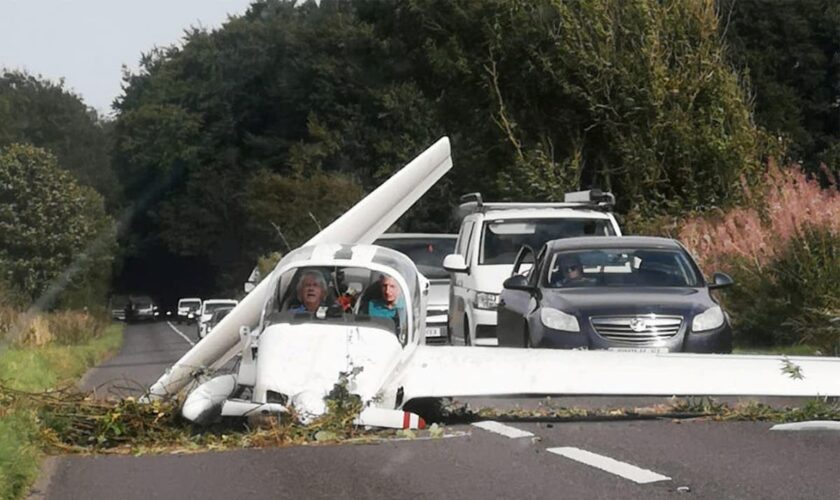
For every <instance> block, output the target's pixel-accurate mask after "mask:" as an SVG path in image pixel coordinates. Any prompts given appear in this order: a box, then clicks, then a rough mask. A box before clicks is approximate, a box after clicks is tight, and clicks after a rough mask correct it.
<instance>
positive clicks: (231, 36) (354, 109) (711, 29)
mask: <svg viewBox="0 0 840 500" xmlns="http://www.w3.org/2000/svg"><path fill="white" fill-rule="evenodd" d="M117 109H118V111H119V116H118V119H117V123H116V126H115V133H116V137H115V146H116V147H115V154H116V158H117V161H116V164H118V165H120V172H119V173H120V176H121V180H122V182H123V184H124V185H125V186H126V187H127V193H129V196H130V198H131V199H132V200H133V201H134V202H135V203H136V204H137V206H138V207H140V209H141V216H140V218H139V219H138V220H137V221H136V223H135V229H142V230H141V231H135V234H138V233H140V234H139V236H140V237H139V238H136V239H135V240H134V243H133V244H132V248H133V249H134V250H133V254H134V255H135V256H137V255H142V254H143V252H144V251H143V248H144V247H143V245H144V244H147V245H153V246H155V245H158V243H160V244H162V245H165V247H166V248H168V249H169V250H170V251H171V252H173V253H175V254H177V255H180V256H188V257H190V258H196V259H203V260H204V261H205V262H207V264H208V266H210V269H211V271H210V272H214V273H221V271H222V270H225V274H226V275H225V276H224V277H223V278H222V281H220V282H219V285H221V286H227V287H230V286H232V285H234V284H235V283H237V282H241V281H242V280H243V279H244V278H245V276H247V273H248V272H249V271H250V269H251V267H252V266H253V264H254V261H255V260H256V259H257V257H258V256H260V255H264V254H266V253H268V252H271V251H275V250H278V244H279V242H278V233H277V230H276V228H274V227H273V226H271V225H270V224H266V221H267V220H268V219H266V220H260V219H259V217H258V214H260V213H262V214H272V215H271V217H270V220H271V222H272V223H273V224H275V225H277V227H279V228H281V231H282V232H284V233H285V232H287V231H288V232H289V233H290V234H291V235H292V237H291V238H292V240H295V241H305V240H306V238H307V237H308V236H309V235H311V234H314V232H315V231H316V226H315V225H311V224H309V221H308V220H307V219H308V218H307V217H306V214H305V213H299V212H300V209H298V210H295V211H291V213H289V212H285V211H282V210H280V209H278V208H277V207H276V206H275V204H276V205H277V206H280V207H284V206H292V205H289V202H290V201H291V200H293V199H302V198H299V196H298V195H295V196H293V195H292V193H305V192H309V191H307V190H306V189H304V187H305V185H306V183H307V182H312V183H314V184H315V187H313V189H314V191H313V193H314V194H312V197H311V198H309V199H308V202H309V206H313V207H321V206H323V205H327V206H328V211H327V212H324V213H321V212H319V214H316V215H317V218H319V219H320V218H321V217H323V218H324V219H323V220H320V223H321V224H326V223H328V222H329V220H327V219H329V218H330V217H332V216H335V215H337V214H338V213H340V211H339V210H338V209H337V207H339V206H343V203H344V202H347V203H349V202H350V201H351V198H352V196H350V197H347V196H343V197H342V196H338V194H339V193H337V192H330V190H332V189H339V190H347V191H346V192H341V193H340V194H341V195H346V194H347V193H348V192H353V193H355V191H353V190H349V189H348V188H347V186H360V187H361V189H362V191H369V190H371V189H372V188H374V187H375V186H376V185H377V184H379V183H380V182H381V181H382V180H384V179H385V178H386V177H387V176H389V175H390V174H391V173H392V172H393V171H394V169H395V168H397V167H399V166H401V165H402V164H404V163H405V162H406V161H407V160H409V159H410V158H411V157H413V156H414V155H416V154H417V153H419V152H420V151H421V150H422V149H423V148H424V147H426V146H428V145H429V144H431V143H432V142H433V141H434V140H435V139H437V138H438V137H439V136H441V135H444V134H446V135H449V136H450V137H451V138H452V142H453V147H454V150H453V155H454V161H455V165H456V166H455V169H454V171H453V172H452V173H451V174H450V175H449V176H447V178H446V179H445V180H444V182H442V183H441V184H440V185H439V186H437V187H436V188H435V189H434V190H433V192H432V193H431V194H430V195H429V196H427V197H426V198H425V199H424V200H423V201H422V202H421V203H420V204H419V206H418V207H417V208H416V209H415V210H414V211H413V212H412V213H410V214H409V215H408V216H407V217H405V218H404V219H403V220H402V221H400V223H399V225H400V227H401V228H402V229H406V230H431V231H434V230H437V231H441V230H449V229H452V221H451V219H450V207H451V206H452V205H453V204H454V203H455V200H456V196H457V195H458V194H461V193H464V192H468V191H476V190H480V191H483V192H484V193H485V198H486V199H494V198H495V199H498V198H506V199H511V198H519V199H523V198H524V199H540V200H553V199H558V198H561V197H562V193H563V192H564V191H565V190H568V189H577V188H579V187H580V188H586V187H590V186H600V187H603V188H607V189H611V190H613V191H614V192H616V194H617V195H618V198H619V206H620V209H621V210H623V211H626V210H630V209H636V210H637V211H639V212H644V213H650V212H654V211H679V210H683V209H702V208H706V207H711V206H719V205H723V204H727V203H731V202H733V201H735V200H736V199H737V193H738V192H739V191H740V190H739V189H736V188H737V187H738V182H739V179H740V178H741V177H742V176H745V177H747V178H748V179H749V178H751V176H752V174H753V173H754V172H755V171H757V170H758V169H759V168H760V167H759V165H760V163H759V161H758V158H759V153H760V146H759V145H760V144H761V141H760V139H761V137H760V134H759V133H758V131H756V129H755V127H754V126H753V124H752V122H751V117H750V112H749V105H748V103H747V101H746V97H745V94H744V91H743V89H742V87H741V85H740V83H739V79H738V75H737V74H736V73H735V72H734V71H733V69H732V68H731V67H730V66H729V65H728V63H727V61H726V59H725V58H724V53H723V48H722V45H721V44H720V37H719V26H718V20H717V17H716V11H715V4H714V2H713V1H712V0H696V1H692V2H684V1H681V0H679V1H678V0H666V1H661V0H638V1H634V2H614V1H608V0H586V1H581V2H549V1H547V0H545V1H539V2H522V1H514V0H503V1H498V2H492V3H491V2H473V1H469V0H455V1H439V0H405V1H401V2H397V3H396V4H395V3H393V2H383V1H381V0H353V1H329V0H325V1H322V2H321V3H320V5H318V4H316V3H314V2H307V3H304V4H301V5H297V4H295V3H292V2H284V1H279V0H261V1H257V2H255V3H254V4H253V5H252V6H251V8H250V9H249V10H248V12H247V13H246V14H245V15H243V16H241V17H236V18H232V19H231V20H230V21H229V22H228V23H227V24H226V25H224V26H223V27H222V28H221V29H219V30H217V31H214V32H206V31H203V30H191V31H189V32H188V33H187V34H186V36H185V38H184V43H183V45H182V46H180V47H171V48H165V49H159V50H156V51H153V52H152V53H150V54H148V55H146V56H145V57H144V59H143V62H142V66H141V70H140V71H139V72H138V73H136V74H129V75H126V85H125V94H124V95H123V96H122V97H121V98H120V99H119V101H118V103H117ZM335 175H338V176H340V177H337V178H336V179H337V180H336V181H335V182H334V183H332V185H330V184H329V183H327V184H324V183H323V179H326V178H327V177H326V176H335ZM319 183H320V184H319ZM327 188H328V189H327ZM272 189H276V190H277V192H278V193H285V194H283V195H279V194H275V193H274V192H273V191H272ZM337 199H340V200H342V203H339V204H336V203H334V200H337ZM140 201H142V202H143V203H146V205H143V203H140ZM269 205H271V206H269ZM255 207H259V209H257V208H255ZM272 207H274V208H272ZM333 208H336V210H333ZM313 213H314V212H313ZM283 216H285V218H284V219H283V220H280V219H281V218H283ZM144 242H145V243H144Z"/></svg>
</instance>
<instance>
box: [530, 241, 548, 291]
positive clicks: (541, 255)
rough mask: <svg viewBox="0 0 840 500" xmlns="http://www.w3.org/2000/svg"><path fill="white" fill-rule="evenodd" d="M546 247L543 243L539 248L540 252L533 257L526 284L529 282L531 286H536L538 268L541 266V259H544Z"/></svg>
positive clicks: (538, 273) (538, 274)
mask: <svg viewBox="0 0 840 500" xmlns="http://www.w3.org/2000/svg"><path fill="white" fill-rule="evenodd" d="M546 248H547V247H546V246H545V245H543V247H542V248H541V249H540V253H539V254H537V258H536V259H534V265H533V266H532V267H531V271H532V272H530V273H529V274H528V284H530V285H531V286H537V285H538V283H539V276H540V269H542V268H543V260H545V254H546Z"/></svg>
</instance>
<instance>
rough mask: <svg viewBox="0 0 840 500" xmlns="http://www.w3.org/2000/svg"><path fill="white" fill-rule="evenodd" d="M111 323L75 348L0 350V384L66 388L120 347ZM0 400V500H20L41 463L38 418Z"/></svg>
mask: <svg viewBox="0 0 840 500" xmlns="http://www.w3.org/2000/svg"><path fill="white" fill-rule="evenodd" d="M122 333H123V327H122V325H121V324H114V325H111V326H110V327H108V328H107V329H106V330H105V332H104V333H103V334H102V335H101V336H100V337H97V338H94V339H92V340H90V341H88V342H86V343H83V344H79V345H47V346H43V347H37V348H36V347H26V348H18V347H12V348H8V349H5V350H3V351H0V383H2V384H3V385H4V386H5V387H8V388H9V389H12V390H16V391H32V392H36V391H46V390H49V389H54V388H56V387H59V386H62V385H66V384H70V383H72V382H73V381H75V380H77V379H78V378H79V377H81V376H82V375H84V373H85V371H87V370H88V369H89V368H91V367H93V366H94V365H96V364H97V363H98V362H100V361H101V360H102V359H104V358H105V357H106V356H108V355H109V354H110V353H113V352H115V351H116V350H117V349H119V346H120V344H121V343H122ZM9 403H10V401H0V498H2V499H6V498H20V497H21V496H23V495H24V494H25V493H26V490H27V488H28V487H29V485H30V484H31V483H32V481H33V480H34V479H35V477H36V475H37V473H38V463H39V460H40V458H41V455H42V452H41V445H40V435H41V429H40V428H39V425H38V424H39V420H38V415H37V412H36V411H35V410H33V409H32V408H31V407H28V406H21V405H17V404H13V403H12V404H9Z"/></svg>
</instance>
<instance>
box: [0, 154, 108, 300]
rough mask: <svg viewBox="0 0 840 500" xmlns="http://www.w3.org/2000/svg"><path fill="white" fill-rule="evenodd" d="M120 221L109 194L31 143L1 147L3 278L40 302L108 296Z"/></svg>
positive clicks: (0, 262) (0, 255)
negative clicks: (110, 210) (108, 203)
mask: <svg viewBox="0 0 840 500" xmlns="http://www.w3.org/2000/svg"><path fill="white" fill-rule="evenodd" d="M115 238H116V235H115V228H114V223H113V221H112V220H111V219H110V218H109V217H108V216H107V215H106V213H105V208H104V203H103V198H102V196H101V195H99V194H98V193H97V192H96V191H95V190H94V189H93V188H90V187H87V186H81V185H79V184H78V183H77V182H76V181H75V180H74V179H73V176H72V175H70V174H69V173H68V172H66V171H64V170H62V169H60V168H59V167H58V163H57V160H56V158H55V157H54V156H53V155H51V154H50V153H48V152H47V151H45V150H43V149H39V148H35V147H33V146H30V145H18V144H13V145H11V146H8V147H6V148H2V149H0V281H2V282H4V284H6V286H9V287H12V288H15V289H17V291H19V292H21V293H23V294H25V295H26V296H28V297H29V298H30V299H32V300H36V301H38V304H39V305H42V306H52V305H54V304H56V300H58V304H60V305H66V306H73V307H81V306H83V305H88V304H94V303H101V302H102V300H104V296H105V292H106V291H107V286H108V282H109V279H110V265H111V259H112V256H113V251H114V249H115V248H114V247H115Z"/></svg>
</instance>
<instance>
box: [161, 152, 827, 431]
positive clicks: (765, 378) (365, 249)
mask: <svg viewBox="0 0 840 500" xmlns="http://www.w3.org/2000/svg"><path fill="white" fill-rule="evenodd" d="M451 166H452V160H451V158H450V149H449V141H448V139H446V138H443V139H441V140H439V141H438V142H437V143H435V144H434V145H433V146H432V147H430V148H429V149H428V150H426V151H425V152H423V153H422V154H421V155H420V156H418V157H417V158H415V159H414V160H413V161H412V162H411V163H410V164H408V165H407V166H406V167H404V168H403V169H402V170H400V171H399V172H397V173H396V174H395V175H394V176H393V177H392V178H391V179H389V180H388V181H386V182H385V183H384V184H382V185H381V186H380V187H379V188H377V189H376V190H375V191H374V192H372V193H371V194H370V195H368V196H367V197H366V198H365V199H363V200H362V201H360V202H359V203H358V204H357V205H356V206H354V207H353V208H351V209H350V210H349V211H348V212H347V213H345V214H344V215H343V216H342V217H340V218H339V219H338V220H336V221H335V222H334V223H333V224H331V225H330V226H329V227H327V228H326V229H324V230H323V231H321V232H320V233H319V234H318V235H316V236H315V237H314V238H312V240H310V241H309V242H308V243H307V244H306V245H304V246H303V247H301V248H298V249H296V250H294V251H292V252H290V253H288V254H287V255H286V256H285V257H284V258H283V259H282V260H281V261H280V263H278V264H277V267H276V268H275V269H274V271H273V272H272V273H271V274H270V275H269V276H268V277H266V278H265V279H264V280H263V281H262V282H261V283H260V284H259V285H258V286H257V287H256V288H255V289H254V290H253V291H251V293H250V294H249V295H248V296H246V297H245V299H244V300H243V301H242V302H240V304H239V305H238V306H237V307H236V308H235V309H234V310H233V311H231V313H229V314H228V315H227V316H226V317H225V318H224V319H223V320H222V321H221V322H220V323H219V324H218V325H217V326H216V327H215V328H214V329H213V330H212V331H211V332H210V333H209V334H208V335H207V336H206V337H205V338H204V339H203V340H201V341H200V342H199V343H198V344H196V345H195V346H194V347H193V348H192V349H191V350H190V351H189V352H187V353H186V354H185V355H184V356H183V357H182V358H181V359H180V360H179V361H178V362H177V363H176V364H175V365H174V366H173V367H172V368H170V369H169V370H168V371H167V372H166V373H165V374H164V375H163V376H161V378H160V379H159V380H158V381H157V382H156V383H155V384H154V385H153V386H152V387H151V389H150V397H152V398H160V397H166V396H169V395H172V394H174V393H177V392H178V391H180V390H182V389H183V388H185V387H187V386H189V387H190V388H192V390H191V391H190V393H189V395H188V396H187V398H186V400H185V402H184V405H183V407H182V414H183V415H184V417H186V418H187V419H189V420H191V421H195V422H199V423H201V422H206V421H208V420H210V419H212V418H214V417H216V416H218V415H219V414H221V415H225V416H249V415H264V414H273V415H283V414H285V413H287V412H288V408H289V407H290V406H293V407H294V408H295V411H296V412H297V414H298V415H299V416H301V417H302V418H303V419H311V418H314V417H316V416H318V415H321V414H323V413H324V412H325V411H326V405H325V401H324V398H325V396H326V395H327V394H328V393H329V392H330V391H331V390H332V389H333V387H334V385H335V384H336V382H338V381H339V379H340V377H341V376H342V374H345V375H346V376H348V381H349V382H348V389H349V390H350V392H352V393H354V394H357V395H358V396H360V398H361V400H362V402H363V404H364V409H363V410H362V412H361V413H360V415H359V416H358V418H357V419H356V422H357V423H358V424H359V425H370V426H380V427H396V428H418V427H423V425H424V422H423V420H422V418H420V417H419V416H418V415H415V414H413V413H409V412H406V411H403V409H402V408H403V406H404V405H405V404H406V403H407V402H409V401H411V400H415V399H418V398H443V397H466V396H514V395H534V396H537V395H539V396H544V395H596V394H597V395H645V396H672V395H707V396H737V395H763V396H840V358H806V357H791V358H785V357H782V356H744V355H709V354H639V353H624V352H609V351H564V350H542V349H512V348H494V347H455V346H447V347H427V346H426V345H424V343H423V336H424V333H423V332H425V311H426V304H425V302H426V296H427V293H428V289H429V282H428V280H427V279H426V278H425V277H424V276H423V275H422V274H420V273H419V272H418V271H417V268H416V267H415V266H414V264H413V263H412V262H411V260H409V259H408V258H407V257H406V256H404V255H403V254H401V253H399V252H396V251H393V250H390V249H387V248H383V247H378V246H373V245H370V243H371V242H372V241H373V240H375V239H376V238H377V237H378V236H379V235H381V234H382V233H383V232H384V231H385V230H386V229H387V228H388V227H389V226H390V225H392V224H393V223H394V222H395V221H396V220H397V219H398V218H399V217H400V216H401V215H402V214H403V213H404V212H405V211H406V210H407V209H408V208H409V207H410V206H411V205H413V204H414V203H415V202H416V201H417V200H418V199H419V198H420V196H422V195H423V194H424V193H425V192H426V191H427V190H428V189H429V188H430V187H431V186H432V185H433V184H434V183H435V182H436V181H437V180H438V179H439V178H440V177H441V176H442V175H443V174H444V173H446V172H447V171H448V170H449V169H450V168H451ZM307 272H315V273H318V275H319V276H321V277H322V278H323V282H324V283H325V284H326V286H327V288H328V290H329V296H328V298H327V301H326V303H328V304H330V303H332V302H333V301H334V300H336V299H338V298H339V295H341V294H343V293H344V292H345V291H346V290H354V291H360V293H356V294H355V296H354V300H352V301H350V302H349V303H348V302H344V305H345V306H346V307H347V309H343V308H342V307H337V306H333V307H320V308H318V310H317V312H315V313H314V314H313V313H308V312H303V311H302V306H301V305H300V304H297V303H296V301H297V300H298V298H299V295H298V291H297V285H298V283H299V282H301V278H302V276H303V275H304V274H305V273H307ZM383 277H390V278H393V282H396V284H397V287H398V289H399V292H398V293H399V295H400V297H401V298H400V299H399V301H398V306H399V309H400V312H399V313H398V314H396V315H395V318H393V319H392V318H382V317H377V315H376V314H373V310H372V309H371V306H370V303H371V301H377V300H381V298H380V297H378V294H380V293H382V289H381V283H382V278H383ZM298 311H301V312H298ZM237 355H240V356H241V359H240V362H239V366H238V371H237V372H236V373H235V374H227V375H220V376H216V377H214V378H211V379H209V380H207V376H208V374H212V373H213V372H214V371H215V370H217V369H219V368H221V367H222V366H224V365H225V364H226V363H227V362H228V361H230V360H231V359H233V358H234V357H235V356H237ZM792 375H797V376H792ZM203 380H207V381H205V382H203V383H200V384H199V382H201V381H203Z"/></svg>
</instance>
